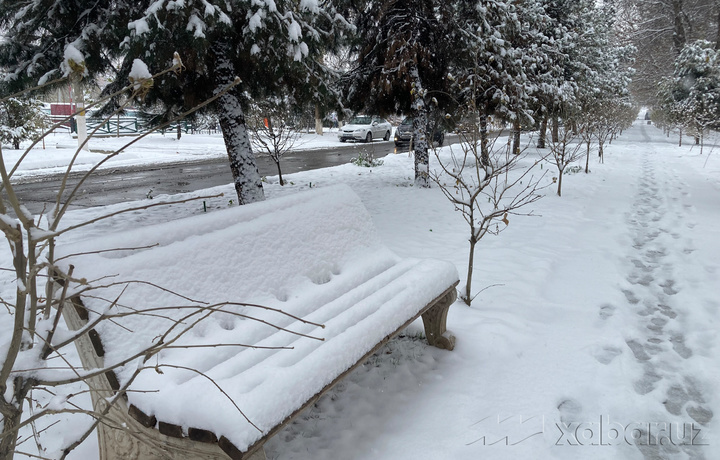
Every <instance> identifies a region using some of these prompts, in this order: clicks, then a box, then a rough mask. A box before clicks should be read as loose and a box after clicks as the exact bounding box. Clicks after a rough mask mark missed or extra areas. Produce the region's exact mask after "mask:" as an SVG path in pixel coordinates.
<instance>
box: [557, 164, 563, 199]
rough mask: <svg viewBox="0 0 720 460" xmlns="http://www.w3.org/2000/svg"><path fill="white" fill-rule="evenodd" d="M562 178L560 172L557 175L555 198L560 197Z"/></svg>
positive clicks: (561, 172)
mask: <svg viewBox="0 0 720 460" xmlns="http://www.w3.org/2000/svg"><path fill="white" fill-rule="evenodd" d="M562 177H563V171H562V170H561V171H560V173H559V174H558V189H557V196H562Z"/></svg>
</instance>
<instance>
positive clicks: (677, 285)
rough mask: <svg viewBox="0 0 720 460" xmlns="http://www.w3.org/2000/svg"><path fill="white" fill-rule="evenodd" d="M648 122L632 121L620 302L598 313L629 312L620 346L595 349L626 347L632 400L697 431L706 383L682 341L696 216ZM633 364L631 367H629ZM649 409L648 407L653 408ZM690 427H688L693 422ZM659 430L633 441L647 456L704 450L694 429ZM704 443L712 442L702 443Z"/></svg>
mask: <svg viewBox="0 0 720 460" xmlns="http://www.w3.org/2000/svg"><path fill="white" fill-rule="evenodd" d="M650 130H655V128H653V127H645V125H640V131H641V134H642V136H643V138H644V140H646V141H647V143H646V144H645V145H646V147H647V148H644V149H642V150H641V151H639V152H638V154H639V155H640V166H641V174H640V175H639V177H637V183H636V192H635V196H634V197H633V198H632V200H633V201H632V207H631V211H630V212H629V213H628V214H627V215H626V218H625V221H626V224H627V227H628V234H629V235H630V237H631V245H630V246H629V247H628V248H627V251H626V256H627V262H626V265H627V273H626V281H627V283H626V284H625V283H623V285H622V286H621V287H620V289H621V290H622V294H623V296H624V298H625V300H626V304H625V305H622V306H617V307H616V306H614V305H611V304H604V305H602V306H601V307H600V313H599V314H600V316H601V317H602V318H605V319H607V318H610V317H611V316H613V315H614V314H615V311H616V309H617V308H618V307H620V308H624V309H626V311H630V312H632V314H630V315H628V316H626V318H630V320H629V324H627V328H626V330H625V344H626V347H627V348H626V349H624V350H623V349H621V348H618V347H607V348H606V349H605V353H603V354H600V355H599V356H596V359H598V361H600V362H602V363H604V364H606V363H610V362H611V361H612V360H613V359H614V358H615V357H616V356H617V355H620V354H621V353H626V352H628V351H629V352H630V353H631V356H632V358H634V366H636V367H639V368H640V369H641V372H638V373H637V375H641V377H640V378H637V379H635V380H634V381H633V382H632V389H633V391H634V392H635V394H636V395H637V398H635V400H636V401H637V404H638V406H639V407H650V408H652V407H653V405H657V402H660V403H661V404H662V405H663V406H664V409H665V411H666V412H667V414H668V417H667V420H668V421H673V420H679V421H680V422H678V423H680V425H676V426H675V427H674V428H677V427H680V426H681V427H683V428H684V429H687V428H689V429H690V430H691V431H692V432H693V434H699V432H700V431H702V430H703V427H706V426H707V425H708V424H709V423H710V422H711V420H712V419H713V415H714V414H713V412H712V410H711V409H710V408H709V405H708V398H707V396H706V389H707V388H709V387H708V382H705V381H702V380H701V379H698V378H697V376H696V375H695V374H696V373H695V372H694V370H695V369H697V366H696V365H693V364H690V361H689V360H691V359H692V358H693V356H694V355H695V354H696V353H697V352H698V351H699V350H696V349H694V348H693V346H691V345H690V344H689V343H688V335H692V334H693V331H692V330H691V329H689V326H688V324H689V322H688V319H689V318H688V316H689V315H692V311H693V308H696V307H698V308H699V305H688V304H687V303H686V302H684V300H683V299H684V298H683V296H682V295H681V294H683V290H684V289H689V287H688V286H689V284H688V283H686V282H684V281H685V280H684V274H685V273H684V272H685V267H686V266H688V264H692V261H693V259H692V255H693V253H694V252H695V251H697V250H698V247H697V245H696V244H695V242H694V241H693V238H692V234H693V232H692V229H694V228H695V226H696V225H697V222H696V221H695V220H694V219H693V218H692V216H693V214H694V212H693V211H694V205H693V204H692V196H691V191H690V189H689V186H688V184H687V182H686V180H685V179H686V178H685V177H684V176H682V175H681V174H680V172H679V171H678V169H677V168H675V167H673V166H674V165H673V164H672V160H673V159H672V158H668V156H667V155H666V154H665V153H664V152H658V151H656V149H655V145H657V144H654V143H653V142H651V141H652V140H653V139H651V136H650V134H655V135H657V133H656V132H651V131H650ZM636 370H637V369H636ZM661 412H662V411H656V412H655V413H656V414H657V413H661ZM693 427H694V428H693ZM670 434H671V433H670V432H669V431H668V432H666V433H661V434H660V435H659V436H665V435H668V436H667V437H668V439H665V442H661V441H662V439H658V438H657V437H655V439H654V442H653V437H654V435H653V434H651V437H650V438H649V439H650V442H649V443H643V442H638V443H636V447H637V448H638V449H639V450H640V452H641V453H642V455H643V457H644V458H645V459H647V460H651V459H652V460H660V459H676V458H691V459H705V458H707V457H706V455H707V454H709V453H710V450H708V449H707V448H702V447H701V446H700V445H698V444H702V442H701V439H702V436H700V437H698V438H697V439H695V440H693V439H692V437H693V436H692V434H691V433H684V432H680V433H672V434H674V435H676V437H675V438H672V437H671V436H669V435H670ZM710 449H712V447H711V448H710Z"/></svg>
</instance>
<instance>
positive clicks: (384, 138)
mask: <svg viewBox="0 0 720 460" xmlns="http://www.w3.org/2000/svg"><path fill="white" fill-rule="evenodd" d="M383 140H384V141H389V140H390V131H388V132H386V133H385V137H383Z"/></svg>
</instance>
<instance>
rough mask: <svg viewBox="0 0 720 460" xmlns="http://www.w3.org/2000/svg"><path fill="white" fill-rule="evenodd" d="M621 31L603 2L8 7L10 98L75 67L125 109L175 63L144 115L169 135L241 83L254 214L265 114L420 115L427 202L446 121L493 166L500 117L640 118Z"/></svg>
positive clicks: (241, 146) (536, 122) (525, 123)
mask: <svg viewBox="0 0 720 460" xmlns="http://www.w3.org/2000/svg"><path fill="white" fill-rule="evenodd" d="M614 17H615V9H614V8H613V6H612V4H610V3H608V2H606V4H604V5H598V4H596V2H595V1H593V0H522V1H510V0H486V1H478V2H466V1H458V0H442V1H430V0H415V1H400V0H391V1H377V0H363V1H351V0H303V1H300V2H297V1H293V0H275V1H250V0H232V1H216V0H210V1H206V0H187V1H185V2H182V3H179V2H174V1H167V0H143V1H139V2H128V1H120V2H118V1H109V0H101V1H97V0H71V1H67V0H39V1H29V0H28V1H20V2H2V3H0V24H1V25H2V27H3V29H4V30H5V31H6V38H5V40H4V41H3V42H2V43H0V66H2V68H3V69H4V72H5V74H4V78H3V86H5V87H6V91H5V92H6V93H7V92H11V91H13V90H17V89H20V88H24V87H27V86H28V85H31V84H34V83H37V82H38V81H39V80H40V81H41V82H46V81H48V80H51V79H53V78H55V77H57V76H59V74H60V73H61V72H63V70H62V69H61V68H60V67H61V66H59V64H60V63H63V62H64V63H65V67H64V69H65V73H67V69H68V65H69V64H68V62H69V61H68V56H80V57H81V58H82V59H84V63H83V65H84V66H85V68H86V72H85V79H86V80H90V79H93V78H95V77H97V76H100V75H104V76H106V77H107V76H108V75H110V76H111V80H112V81H113V83H111V84H110V85H108V87H107V88H105V94H111V93H113V92H114V91H116V90H117V89H118V87H119V85H120V83H118V82H123V81H127V80H126V79H127V77H128V76H129V74H130V72H131V69H132V63H133V62H134V60H135V59H142V60H143V61H144V62H145V63H147V64H148V65H149V66H150V68H164V67H167V66H170V65H172V62H173V59H174V53H175V52H177V53H178V55H179V57H180V59H181V60H182V62H183V63H184V68H183V72H181V73H177V74H176V73H173V74H168V75H165V76H164V77H163V78H162V79H160V80H159V81H157V82H155V87H154V88H153V89H152V90H151V91H149V92H148V93H147V95H146V99H145V101H146V103H147V104H151V105H155V106H156V107H162V110H163V113H164V117H165V119H167V118H170V117H172V116H175V115H177V114H179V113H181V112H183V111H185V110H187V109H188V108H190V107H193V106H194V105H196V103H197V102H198V101H200V100H204V99H207V98H208V97H210V96H212V94H214V93H215V92H217V91H218V88H221V87H223V86H225V85H227V84H228V83H229V82H231V81H233V79H234V78H235V77H236V76H239V77H240V78H241V80H242V84H241V85H239V86H238V87H237V88H236V89H234V90H233V91H231V92H229V93H228V94H226V95H224V96H223V97H221V98H220V99H219V101H218V102H217V103H216V104H214V106H213V107H212V110H214V111H215V113H216V114H217V115H218V117H219V121H220V126H221V128H222V132H223V136H224V138H225V143H226V147H227V151H228V156H229V160H230V167H231V170H232V172H233V177H234V179H235V187H236V191H237V194H238V201H239V203H241V204H242V203H248V202H252V201H257V200H261V199H263V191H262V183H261V180H260V176H259V174H258V172H257V167H256V165H255V160H254V156H253V153H252V148H251V143H250V139H249V135H248V132H247V126H246V123H245V113H246V111H247V108H248V106H249V104H250V103H251V102H252V101H253V100H268V101H270V100H276V101H280V102H281V103H282V104H289V105H303V106H307V105H308V104H310V105H315V106H316V107H318V109H319V111H322V110H320V109H321V108H324V109H326V110H332V109H338V108H339V109H344V110H346V111H360V110H367V111H372V112H378V113H381V114H388V113H405V114H408V113H409V114H412V115H414V119H415V131H416V133H415V137H416V142H415V152H416V155H415V157H416V166H415V177H416V183H417V185H420V186H427V185H428V178H429V176H428V171H429V169H428V168H429V167H428V154H427V146H428V142H427V137H426V132H427V126H428V120H430V119H432V118H438V117H441V118H442V117H443V116H444V115H446V114H450V115H451V116H453V117H455V118H456V120H455V121H456V122H459V123H462V122H463V121H465V122H467V121H468V120H467V119H464V117H465V114H466V113H468V111H467V109H468V107H470V106H472V107H477V108H478V109H479V110H478V111H477V113H479V115H478V119H477V120H471V121H472V122H473V123H475V124H477V125H479V126H480V130H481V132H482V133H483V139H484V141H483V143H482V145H484V146H485V147H483V149H484V150H483V151H484V155H485V156H487V147H486V146H487V119H488V117H490V116H494V117H496V118H498V119H501V120H504V121H506V122H508V123H511V124H512V125H513V126H514V128H515V130H516V132H517V133H519V131H520V130H521V129H526V128H527V127H533V126H535V127H537V126H540V125H542V127H543V128H544V127H545V126H546V125H547V123H548V121H549V120H558V119H569V118H570V117H572V116H574V114H579V113H583V112H587V109H588V107H590V106H591V105H593V104H595V105H598V104H600V102H599V100H600V99H602V100H603V102H602V105H603V106H605V105H606V104H607V102H608V101H610V103H611V104H621V105H622V104H627V103H628V93H627V85H628V84H629V76H630V74H629V67H630V51H631V48H630V47H627V46H620V45H618V43H617V41H616V40H615V37H614V34H613V21H614ZM347 55H349V56H352V59H351V60H350V62H347V61H345V62H342V60H338V59H337V56H347ZM338 61H339V62H341V63H342V64H344V65H336V64H337V62H338ZM326 62H327V63H333V64H335V65H332V64H326ZM121 103H122V100H121V99H120V97H116V98H113V100H112V101H111V102H110V104H108V105H107V106H106V107H105V110H104V111H105V113H109V112H110V111H112V110H113V109H114V108H116V107H117V106H119V104H121ZM544 131H545V130H544V129H542V130H541V132H543V133H544ZM541 143H542V139H541ZM516 150H517V148H516Z"/></svg>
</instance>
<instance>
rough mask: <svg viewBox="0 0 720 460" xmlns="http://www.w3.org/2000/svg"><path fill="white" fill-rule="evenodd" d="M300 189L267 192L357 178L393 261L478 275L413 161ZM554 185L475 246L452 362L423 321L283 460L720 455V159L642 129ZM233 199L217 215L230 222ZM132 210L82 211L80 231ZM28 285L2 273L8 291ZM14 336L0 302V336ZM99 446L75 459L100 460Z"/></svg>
mask: <svg viewBox="0 0 720 460" xmlns="http://www.w3.org/2000/svg"><path fill="white" fill-rule="evenodd" d="M326 137H327V136H326ZM332 140H333V141H335V142H336V139H332ZM177 145H180V144H177ZM195 147H196V148H197V151H202V150H203V149H207V148H209V147H207V146H203V145H201V143H198V144H197V145H196V146H195ZM190 150H192V149H188V152H184V151H183V152H182V153H177V155H191V154H192V153H190ZM178 151H179V149H178ZM441 155H443V156H444V157H445V158H447V155H449V153H448V148H445V149H443V151H442V153H441ZM533 155H536V154H535V153H531V159H532V156H533ZM433 162H434V163H433V164H434V165H437V163H436V160H435V159H433ZM433 164H431V169H432V168H433ZM547 167H548V165H545V168H547ZM291 180H292V184H293V185H286V186H285V187H280V186H279V184H277V181H276V180H274V178H269V179H268V183H266V184H265V185H264V186H265V192H266V196H267V197H268V199H273V198H275V197H279V196H283V195H287V194H292V193H296V192H297V191H299V190H303V189H308V188H310V187H325V186H329V185H333V184H337V183H344V184H348V185H350V187H351V188H352V189H353V190H354V191H355V192H356V193H357V194H358V195H359V196H360V197H361V199H362V201H363V203H364V205H365V207H366V208H367V209H368V210H369V212H370V214H371V216H372V218H373V221H374V223H375V226H376V228H377V230H378V232H379V234H380V238H381V240H382V241H384V243H385V244H386V245H387V246H389V247H390V248H391V249H392V250H394V251H395V252H396V253H397V254H399V255H400V256H413V257H432V258H439V259H445V260H449V261H451V262H452V263H454V264H455V265H456V266H457V268H458V271H459V272H460V273H461V274H462V273H464V271H465V267H466V264H467V255H468V254H467V251H468V242H467V240H468V236H469V235H468V232H469V230H468V227H467V224H466V223H465V222H464V221H463V219H462V216H461V215H460V214H459V213H457V212H455V211H453V208H452V205H451V204H450V203H449V202H448V201H447V199H446V198H445V197H444V196H443V195H442V193H441V191H440V189H439V188H438V187H433V188H431V189H424V190H418V189H415V188H414V187H412V184H413V179H412V159H411V158H408V156H407V155H405V154H402V155H389V156H387V157H385V158H384V164H383V165H382V166H379V167H375V168H372V169H368V168H361V167H358V166H354V165H351V164H348V165H343V166H339V167H334V168H328V169H322V170H314V171H307V172H302V173H297V174H293V175H291ZM547 180H548V181H549V180H550V176H548V177H547ZM218 191H222V192H225V193H226V196H232V193H233V188H232V186H231V185H228V186H223V187H217V188H215V189H212V190H207V191H205V193H208V194H211V193H214V192H218ZM544 193H545V194H546V196H545V197H544V198H543V199H542V200H540V201H539V202H537V203H536V204H534V205H533V209H534V211H535V213H536V214H538V215H539V216H538V217H511V218H510V222H509V226H508V228H507V230H506V231H504V232H502V233H501V234H500V236H498V237H492V236H488V237H486V238H485V239H483V240H482V241H481V242H480V244H479V245H478V252H477V255H476V265H475V267H476V268H475V278H474V286H475V290H476V291H477V292H479V293H478V295H477V297H476V298H475V300H474V301H473V304H472V306H471V307H468V306H466V305H464V304H463V303H461V302H458V303H456V304H455V305H453V306H452V307H451V309H450V313H449V316H448V329H450V330H451V331H452V332H453V333H454V334H455V335H456V337H457V345H456V348H455V350H454V351H452V352H447V351H442V350H437V349H434V348H430V347H428V346H427V345H426V343H425V342H424V341H422V340H420V339H418V338H417V336H418V333H419V332H420V331H421V330H422V324H421V323H420V322H417V323H415V324H413V325H412V326H411V327H410V328H409V331H408V333H407V335H406V336H405V337H401V338H399V339H396V340H394V341H392V342H391V343H390V344H389V345H388V346H387V347H386V349H385V350H384V351H382V352H381V353H379V354H377V355H376V356H375V357H373V358H372V359H371V360H370V361H368V363H367V364H366V365H364V366H363V367H361V368H360V369H358V370H357V371H356V372H354V373H353V374H351V375H350V376H348V377H347V378H346V379H345V380H344V381H343V382H342V383H341V384H340V385H338V386H337V387H336V388H335V389H334V390H332V391H331V392H330V393H329V394H328V395H327V396H325V397H324V398H323V399H322V400H321V401H320V402H319V403H318V404H317V405H316V406H315V407H314V408H312V409H311V410H309V411H307V412H306V413H304V414H303V415H302V416H301V417H300V418H299V419H298V420H297V422H295V423H293V424H291V425H290V426H289V427H287V428H286V429H285V430H284V431H282V432H281V433H279V434H278V435H277V436H275V437H274V438H273V439H272V440H271V441H270V442H269V443H268V444H267V445H266V452H267V454H268V458H270V459H310V458H312V459H339V458H341V459H357V460H360V459H371V458H372V459H437V458H443V459H445V458H447V459H472V460H475V459H478V458H483V459H508V460H510V459H512V460H515V459H551V458H552V459H568V460H570V459H572V460H576V459H584V460H585V459H638V460H640V459H683V458H692V459H703V458H704V459H713V458H717V453H718V452H719V451H720V447H719V446H720V436H718V432H719V430H720V423H719V422H718V417H717V414H720V393H719V392H718V386H717V382H718V381H720V360H719V359H718V357H717V353H718V351H719V350H718V339H717V335H718V334H717V331H718V315H719V314H720V298H719V296H718V292H719V291H718V286H720V243H719V242H718V239H717V236H718V235H719V234H720V207H719V204H718V203H720V200H719V197H720V157H719V156H718V152H717V151H711V149H710V148H709V147H707V146H706V149H705V151H704V153H703V154H702V155H700V154H699V148H698V147H690V146H684V147H678V146H677V139H676V137H670V138H666V137H665V136H663V135H662V132H661V131H660V130H658V129H656V128H655V127H654V126H648V125H646V124H645V123H644V122H643V121H637V122H636V125H635V126H633V127H632V128H631V129H629V130H628V131H627V132H625V133H624V134H623V136H622V137H621V138H620V139H618V140H616V141H615V142H614V143H613V144H612V145H611V146H609V147H608V148H607V149H606V156H605V163H604V164H598V163H597V161H596V160H595V159H594V158H593V159H592V160H591V173H590V174H588V175H586V174H584V173H577V174H571V175H568V176H566V177H565V178H564V180H563V197H562V198H559V197H557V196H555V195H554V189H553V188H552V187H550V188H547V189H545V191H544ZM176 198H177V197H176ZM158 199H162V197H155V201H157V200H158ZM227 203H228V201H227V198H217V199H213V200H207V203H206V204H207V205H208V206H207V208H208V211H209V212H216V210H220V209H224V208H227V206H228V204H227ZM127 206H132V204H131V203H125V204H121V205H114V206H110V207H108V208H104V209H85V210H77V211H72V212H71V213H70V214H69V215H68V216H67V221H66V224H68V225H69V224H72V223H73V222H78V221H81V220H85V219H88V218H92V217H93V216H97V215H98V214H100V213H107V212H112V211H114V210H117V209H120V208H122V207H127ZM201 213H203V206H202V204H201V203H197V202H191V203H187V204H184V205H175V206H172V207H170V208H155V209H152V210H148V211H144V212H138V213H132V214H129V215H123V216H119V217H116V218H112V219H109V220H107V221H104V222H103V223H101V224H98V225H95V226H93V227H91V228H87V229H86V230H82V231H81V232H80V233H77V234H75V235H72V234H68V237H70V238H71V239H73V240H75V241H78V240H80V239H85V238H90V237H94V236H99V235H103V234H107V233H108V232H113V231H114V232H122V231H125V230H129V229H134V228H137V227H138V226H142V225H147V224H151V223H156V222H163V221H167V220H172V219H178V218H181V217H184V216H189V215H195V214H201ZM288 231H292V228H291V226H290V227H289V228H288ZM1 251H3V252H2V253H0V260H2V261H3V263H2V266H5V265H7V262H6V261H9V260H10V259H9V256H8V255H7V249H6V248H2V249H1ZM224 256H225V254H218V257H224ZM161 276H162V275H160V274H159V277H161ZM461 284H462V280H461ZM14 286H15V285H14V282H13V280H12V279H10V278H9V274H8V273H6V272H0V296H3V297H4V296H6V295H7V293H8V292H9V291H11V290H13V289H14ZM483 289H484V290H483ZM481 290H482V292H480V291H481ZM7 328H8V317H7V316H6V312H5V310H4V309H0V335H4V334H7ZM81 423H83V422H82V421H80V420H76V419H70V421H68V422H66V423H65V424H64V425H56V426H55V427H54V428H52V429H51V430H48V431H47V432H45V433H44V434H43V436H44V445H45V446H46V447H47V448H48V449H49V450H53V449H54V448H56V447H57V446H58V445H59V443H60V442H61V441H62V439H63V437H64V436H65V435H68V436H70V435H71V434H72V433H73V432H74V431H76V430H77V428H76V427H77V426H79V425H80V424H81ZM26 435H27V433H26ZM648 435H650V442H648ZM656 436H658V437H659V438H661V439H660V440H661V441H662V445H658V438H657V437H656ZM31 443H32V441H30V442H27V443H25V444H24V445H23V450H32V449H33V448H34V445H32V446H31V445H30V444H31ZM94 443H95V440H94V439H91V440H89V441H87V442H86V443H85V445H83V446H81V447H80V448H79V449H78V450H77V451H76V452H75V453H74V454H73V458H75V459H92V458H93V453H94V452H95V449H96V445H95V444H94Z"/></svg>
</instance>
